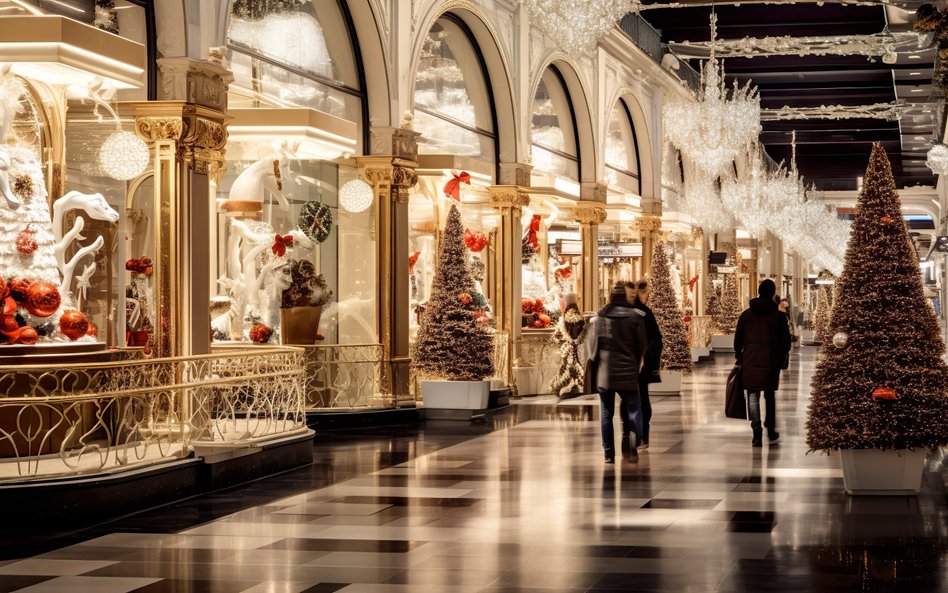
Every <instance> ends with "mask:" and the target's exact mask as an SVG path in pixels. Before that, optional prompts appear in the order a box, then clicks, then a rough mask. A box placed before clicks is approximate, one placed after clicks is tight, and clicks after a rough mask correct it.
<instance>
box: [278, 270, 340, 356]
mask: <svg viewBox="0 0 948 593" xmlns="http://www.w3.org/2000/svg"><path fill="white" fill-rule="evenodd" d="M283 273H284V279H283V280H284V282H283V285H284V286H286V288H284V289H283V294H282V299H281V302H280V342H281V343H283V344H297V345H312V344H315V343H316V342H318V341H321V340H322V339H323V337H322V334H320V333H319V321H320V319H321V317H322V312H323V306H324V305H326V304H327V303H328V302H329V301H330V299H332V290H330V289H329V286H328V284H327V283H326V279H325V278H324V277H323V275H322V274H319V273H318V272H317V271H316V266H315V265H314V264H313V262H311V261H309V260H305V259H291V260H290V261H289V263H287V264H286V266H284V267H283Z"/></svg>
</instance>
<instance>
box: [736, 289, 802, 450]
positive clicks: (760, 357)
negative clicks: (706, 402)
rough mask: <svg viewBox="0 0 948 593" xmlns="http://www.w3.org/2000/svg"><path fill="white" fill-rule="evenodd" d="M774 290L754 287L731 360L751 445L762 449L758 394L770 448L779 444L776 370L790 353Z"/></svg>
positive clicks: (788, 340) (785, 327)
mask: <svg viewBox="0 0 948 593" xmlns="http://www.w3.org/2000/svg"><path fill="white" fill-rule="evenodd" d="M776 293H777V286H776V285H775V284H774V282H773V280H770V279H767V280H764V281H763V282H761V283H760V286H758V287H757V295H758V296H757V298H756V299H751V302H750V307H749V308H747V309H746V310H745V311H744V312H743V313H741V316H740V318H739V319H738V321H737V331H736V332H735V333H734V356H735V357H736V358H737V365H738V366H740V367H741V379H742V381H743V383H744V389H745V390H746V391H747V410H748V416H749V419H750V423H751V431H752V432H753V441H752V445H753V446H754V447H760V446H762V440H763V430H762V429H761V414H760V394H761V392H763V394H764V402H765V405H766V412H767V417H766V420H765V421H764V426H765V427H766V428H767V438H768V439H769V441H770V443H771V444H775V443H777V441H779V440H780V433H779V432H777V404H776V391H777V388H778V387H779V386H780V369H781V368H783V363H784V360H785V359H786V357H787V355H788V354H789V353H790V326H789V325H788V324H787V316H786V315H784V314H783V313H781V312H780V311H779V310H778V308H777V303H776V302H775V301H774V295H775V294H776Z"/></svg>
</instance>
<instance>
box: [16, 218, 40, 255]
mask: <svg viewBox="0 0 948 593" xmlns="http://www.w3.org/2000/svg"><path fill="white" fill-rule="evenodd" d="M32 226H33V225H31V224H28V225H26V228H25V229H23V230H22V231H20V234H19V235H17V236H16V250H17V251H19V252H20V253H22V254H23V255H30V254H31V253H33V252H34V251H36V248H37V245H36V231H34V230H33V229H32V228H31V227H32Z"/></svg>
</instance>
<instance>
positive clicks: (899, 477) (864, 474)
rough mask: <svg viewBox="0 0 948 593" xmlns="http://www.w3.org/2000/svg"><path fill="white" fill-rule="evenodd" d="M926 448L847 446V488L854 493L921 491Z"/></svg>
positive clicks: (842, 454) (844, 462)
mask: <svg viewBox="0 0 948 593" xmlns="http://www.w3.org/2000/svg"><path fill="white" fill-rule="evenodd" d="M925 453H926V452H925V450H924V449H918V450H915V451H909V450H899V451H892V450H888V451H882V450H880V449H843V450H842V451H840V452H839V460H840V463H841V464H842V466H843V484H844V486H845V488H846V492H848V493H849V494H854V495H860V494H862V495H875V496H886V495H888V496H906V495H911V494H918V492H919V490H921V487H922V472H923V471H924V469H925Z"/></svg>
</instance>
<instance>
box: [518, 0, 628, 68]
mask: <svg viewBox="0 0 948 593" xmlns="http://www.w3.org/2000/svg"><path fill="white" fill-rule="evenodd" d="M520 3H521V4H522V5H523V6H524V7H525V8H526V9H527V11H528V12H529V13H530V20H531V21H532V22H533V23H534V24H536V25H537V26H538V27H539V28H540V29H541V30H542V31H543V32H544V33H546V34H547V35H548V36H549V37H550V38H551V39H552V40H553V41H554V42H555V43H556V44H557V45H558V46H559V47H560V49H562V50H563V51H565V52H566V53H568V54H570V55H573V56H581V55H583V54H588V53H591V52H592V51H593V50H595V49H596V45H597V44H598V43H599V40H600V39H602V37H603V36H604V35H605V34H606V33H608V32H609V31H610V30H611V29H612V28H613V27H615V26H616V23H617V22H618V21H619V19H621V18H622V17H624V16H625V15H626V14H628V13H630V12H636V11H638V10H639V8H640V7H641V4H640V2H639V0H520Z"/></svg>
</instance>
